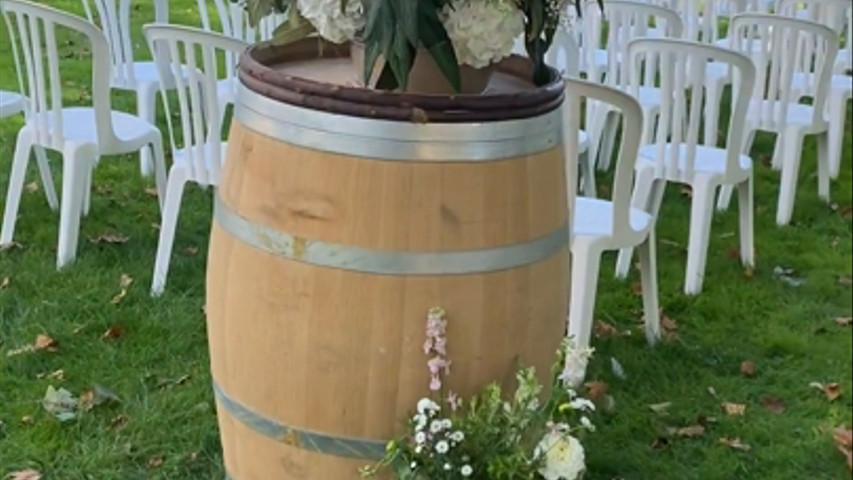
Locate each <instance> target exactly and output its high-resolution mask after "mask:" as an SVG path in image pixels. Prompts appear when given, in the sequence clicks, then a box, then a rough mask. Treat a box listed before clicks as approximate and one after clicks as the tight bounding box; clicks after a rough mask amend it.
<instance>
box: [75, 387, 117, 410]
mask: <svg viewBox="0 0 853 480" xmlns="http://www.w3.org/2000/svg"><path fill="white" fill-rule="evenodd" d="M120 402H121V399H120V398H119V397H118V395H116V394H115V393H113V392H112V391H111V390H109V389H108V388H105V387H103V386H101V385H98V384H97V383H96V384H94V385H92V388H91V389H90V390H88V391H86V392H85V393H83V394H82V395H80V408H82V409H83V410H85V411H89V410H91V409H93V408H94V407H97V406H98V405H103V404H109V403H120Z"/></svg>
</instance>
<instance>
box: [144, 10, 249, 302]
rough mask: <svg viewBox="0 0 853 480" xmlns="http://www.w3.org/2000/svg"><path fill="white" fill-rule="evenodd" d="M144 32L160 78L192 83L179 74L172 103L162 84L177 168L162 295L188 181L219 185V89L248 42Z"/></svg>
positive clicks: (164, 243) (183, 32)
mask: <svg viewBox="0 0 853 480" xmlns="http://www.w3.org/2000/svg"><path fill="white" fill-rule="evenodd" d="M144 31H145V36H146V38H147V39H148V43H149V45H150V47H151V51H152V52H154V56H155V61H156V64H157V68H158V70H159V71H160V74H161V76H160V78H167V74H168V73H169V72H170V71H172V72H174V71H180V70H184V71H186V72H189V73H188V76H189V78H188V79H187V81H184V80H183V79H182V78H181V76H179V75H175V76H173V78H174V79H175V87H176V88H175V90H176V92H177V95H174V97H176V99H173V100H176V101H170V100H169V98H168V97H169V96H167V95H166V94H165V93H166V89H168V87H169V86H170V84H166V83H165V82H164V83H163V85H162V88H163V95H161V96H162V97H163V103H164V106H165V110H166V122H167V124H168V128H169V138H170V140H171V145H172V166H171V168H170V169H169V178H168V183H167V186H166V193H165V197H164V205H163V221H162V223H161V225H160V240H159V242H158V245H157V255H156V259H155V263H154V275H153V281H152V285H151V293H152V294H153V295H159V294H161V293H162V292H163V289H164V288H165V285H166V276H167V273H168V270H169V259H170V256H171V253H172V244H173V243H174V238H175V229H176V227H177V221H178V213H179V211H180V207H181V197H182V196H183V189H184V185H185V184H186V183H187V182H195V183H197V184H198V185H200V186H203V187H204V186H208V185H213V186H216V185H218V184H219V179H220V176H221V175H222V165H223V163H224V161H225V142H224V141H222V134H223V132H222V114H221V112H220V111H219V108H220V103H219V97H218V95H217V89H216V85H217V83H219V82H220V81H221V80H222V79H223V78H226V79H228V78H231V77H230V76H231V75H233V72H234V65H233V63H230V59H232V58H233V57H235V56H236V55H239V54H240V53H242V52H243V51H244V50H245V49H246V48H247V47H248V44H247V43H246V42H243V41H241V40H238V39H235V38H231V37H227V36H224V35H220V34H216V33H212V32H208V31H205V30H199V29H194V28H190V27H179V26H169V25H146V26H145V27H144ZM221 67H224V68H221ZM173 114H174V115H175V116H176V118H178V119H179V121H180V123H179V128H178V126H176V125H174V124H173V121H172V115H173Z"/></svg>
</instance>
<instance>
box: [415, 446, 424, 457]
mask: <svg viewBox="0 0 853 480" xmlns="http://www.w3.org/2000/svg"><path fill="white" fill-rule="evenodd" d="M423 451H424V447H423V446H422V445H418V446H416V447H415V453H416V454H418V455H420V454H421V452H423Z"/></svg>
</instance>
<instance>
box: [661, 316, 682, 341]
mask: <svg viewBox="0 0 853 480" xmlns="http://www.w3.org/2000/svg"><path fill="white" fill-rule="evenodd" d="M660 328H661V331H662V333H663V338H664V339H666V340H667V341H674V340H678V322H676V321H675V319H673V318H671V317H668V316H667V315H666V314H664V313H663V312H661V314H660Z"/></svg>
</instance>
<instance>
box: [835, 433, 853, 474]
mask: <svg viewBox="0 0 853 480" xmlns="http://www.w3.org/2000/svg"><path fill="white" fill-rule="evenodd" d="M833 438H834V439H835V446H836V447H837V448H838V451H839V452H841V453H842V454H843V455H844V457H845V458H846V459H847V469H848V470H851V471H853V431H851V430H850V429H849V428H845V427H838V428H836V429H835V433H834V434H833Z"/></svg>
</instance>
